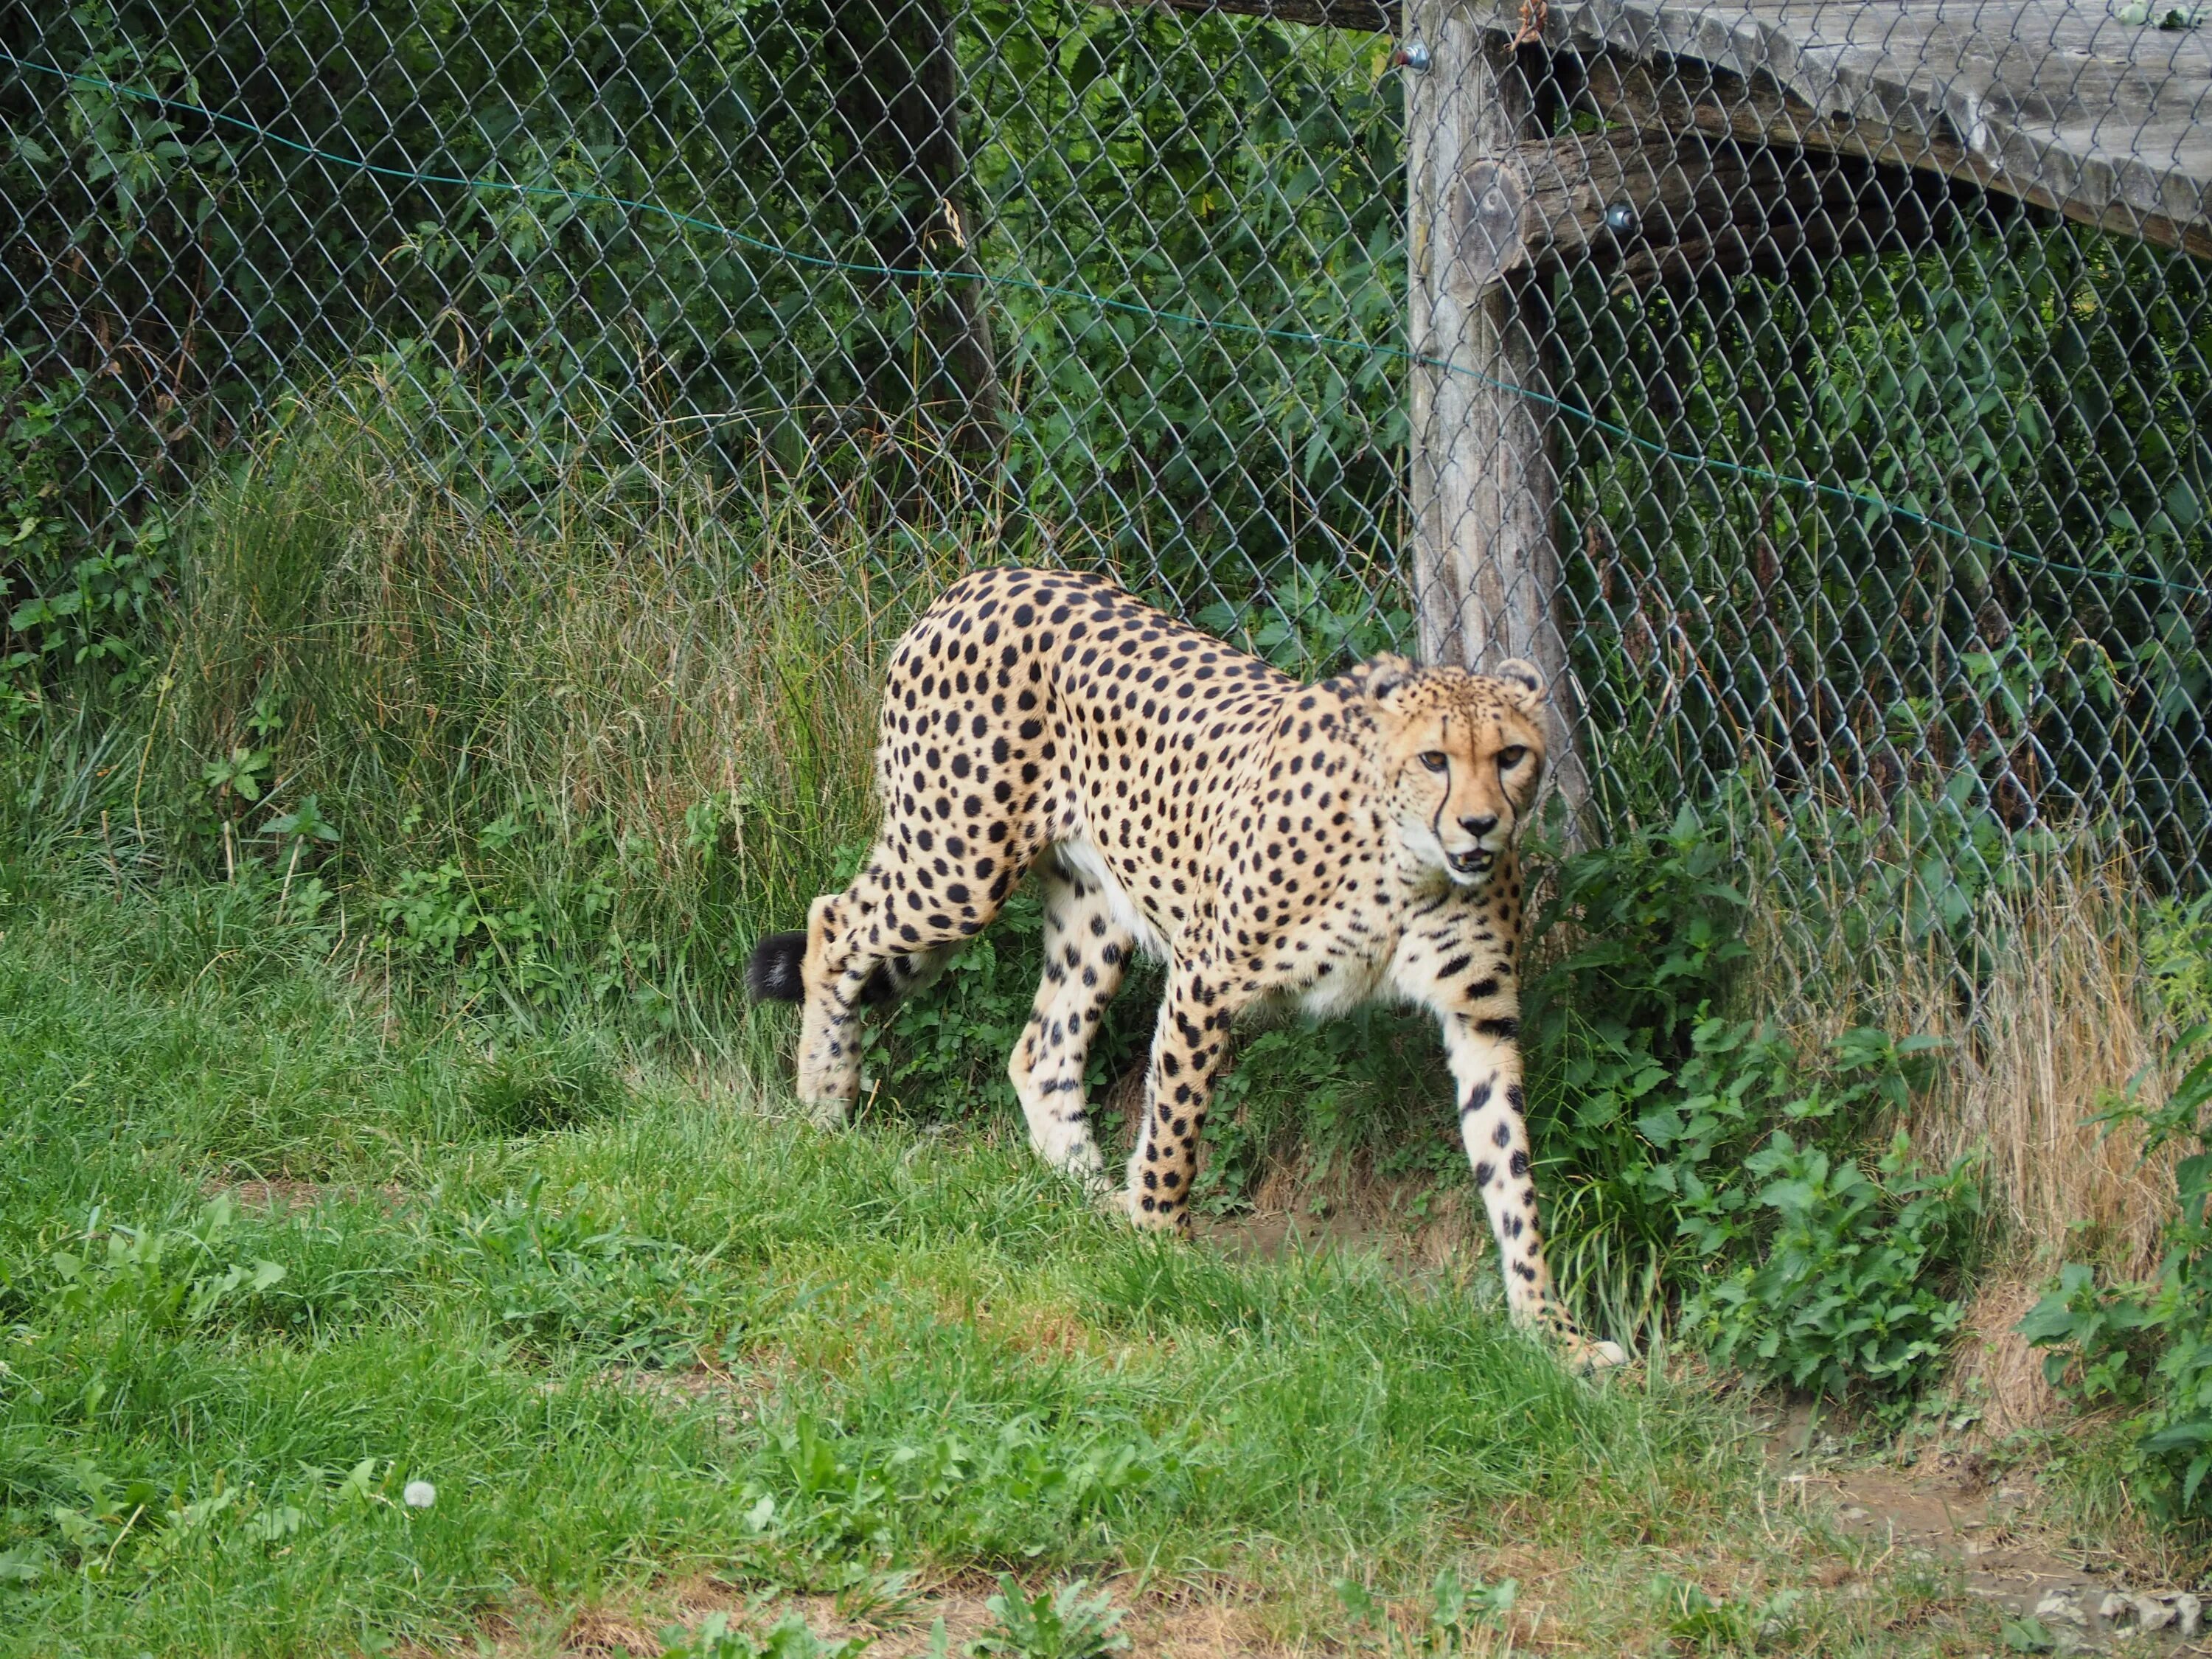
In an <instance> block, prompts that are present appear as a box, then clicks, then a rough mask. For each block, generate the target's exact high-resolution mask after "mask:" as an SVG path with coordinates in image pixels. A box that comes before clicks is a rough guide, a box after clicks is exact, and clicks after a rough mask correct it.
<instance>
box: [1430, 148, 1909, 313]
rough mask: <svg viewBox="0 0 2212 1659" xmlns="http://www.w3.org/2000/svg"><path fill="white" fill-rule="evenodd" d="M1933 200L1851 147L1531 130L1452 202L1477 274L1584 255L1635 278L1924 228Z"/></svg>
mask: <svg viewBox="0 0 2212 1659" xmlns="http://www.w3.org/2000/svg"><path fill="white" fill-rule="evenodd" d="M1935 212H1936V204H1932V203H1930V202H1928V201H1926V200H1924V199H1923V197H1921V196H1920V195H1919V194H1917V193H1916V192H1915V191H1914V189H1913V187H1912V185H1911V181H1910V180H1909V179H1902V178H1898V179H1883V178H1882V177H1881V175H1880V174H1879V173H1877V171H1876V169H1875V168H1874V167H1872V166H1871V165H1869V164H1868V163H1866V162H1864V161H1858V160H1857V159H1855V158H1844V157H1840V156H1836V155H1820V154H1810V155H1808V154H1807V153H1806V152H1804V151H1802V150H1798V149H1794V148H1793V149H1783V148H1780V147H1778V146H1776V145H1772V144H1767V143H1750V144H1746V143H1738V142H1737V141H1736V140H1735V139H1733V138H1717V139H1716V138H1711V137H1707V136H1705V134H1703V133H1701V132H1695V131H1692V132H1686V133H1676V132H1673V131H1660V130H1658V129H1656V128H1654V129H1644V130H1624V131H1614V132H1607V133H1599V134H1594V135H1571V136H1569V137H1559V138H1550V139H1536V140H1531V141H1527V142H1524V143H1521V144H1520V145H1518V146H1517V147H1516V149H1514V150H1513V151H1512V153H1510V154H1509V155H1501V156H1496V157H1491V158H1486V159H1485V160H1483V161H1480V162H1478V163H1476V164H1475V166H1474V167H1471V168H1470V169H1469V170H1468V173H1465V174H1463V175H1462V178H1461V179H1460V180H1459V182H1458V185H1457V186H1456V188H1455V191H1454V192H1453V195H1452V197H1451V202H1450V225H1451V234H1452V236H1453V239H1454V240H1455V242H1456V243H1457V245H1458V250H1459V257H1460V258H1461V260H1462V263H1463V264H1465V265H1466V266H1467V268H1468V270H1469V271H1470V273H1472V275H1473V276H1474V280H1475V281H1477V282H1478V283H1487V282H1495V281H1498V280H1501V279H1503V278H1504V277H1507V276H1511V275H1512V274H1514V273H1515V272H1547V271H1551V270H1557V269H1559V268H1560V267H1562V266H1565V265H1570V264H1586V265H1589V266H1590V267H1592V268H1595V269H1596V270H1601V271H1606V272H1618V273H1619V274H1620V275H1621V276H1624V277H1626V279H1627V280H1628V281H1630V282H1632V283H1644V282H1648V281H1654V280H1671V279H1677V278H1682V277H1688V276H1700V275H1705V274H1708V273H1712V274H1729V275H1733V274H1735V273H1736V272H1739V271H1744V270H1783V269H1785V268H1787V267H1788V266H1789V265H1790V264H1793V263H1796V262H1797V261H1799V260H1801V259H1803V258H1830V257H1833V256H1835V255H1837V254H1840V253H1851V252H1862V251H1863V250H1865V249H1867V248H1870V247H1874V246H1878V245H1880V244H1881V243H1882V242H1883V241H1884V240H1886V239H1887V238H1890V237H1892V236H1894V235H1898V234H1903V235H1904V236H1905V238H1907V239H1908V240H1910V239H1911V238H1912V237H1914V236H1915V235H1916V234H1924V233H1925V232H1926V230H1927V229H1928V228H1929V225H1930V223H1931V222H1932V216H1933V214H1934V213H1935Z"/></svg>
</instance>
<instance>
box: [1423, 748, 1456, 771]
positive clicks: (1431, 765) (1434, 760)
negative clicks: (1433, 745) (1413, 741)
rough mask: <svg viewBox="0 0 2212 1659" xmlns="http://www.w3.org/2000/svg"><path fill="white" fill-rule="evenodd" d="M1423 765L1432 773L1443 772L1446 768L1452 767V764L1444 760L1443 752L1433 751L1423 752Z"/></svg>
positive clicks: (1439, 750)
mask: <svg viewBox="0 0 2212 1659" xmlns="http://www.w3.org/2000/svg"><path fill="white" fill-rule="evenodd" d="M1421 764H1422V765H1424V766H1425V767H1427V768H1428V769H1429V770H1430V771H1431V772H1441V771H1443V769H1444V768H1445V767H1447V766H1449V765H1450V764H1451V763H1450V762H1449V761H1448V760H1446V759H1445V758H1444V753H1443V750H1441V749H1431V750H1425V751H1424V752H1423V754H1422V756H1421Z"/></svg>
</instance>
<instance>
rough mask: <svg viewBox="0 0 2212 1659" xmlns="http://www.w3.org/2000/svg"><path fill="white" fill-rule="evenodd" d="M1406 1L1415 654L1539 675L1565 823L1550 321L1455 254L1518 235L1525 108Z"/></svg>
mask: <svg viewBox="0 0 2212 1659" xmlns="http://www.w3.org/2000/svg"><path fill="white" fill-rule="evenodd" d="M1412 3H1413V32H1414V33H1415V34H1416V35H1417V37H1418V38H1419V39H1420V40H1423V41H1424V42H1425V43H1426V44H1427V46H1429V49H1430V52H1431V68H1430V69H1429V70H1428V71H1427V72H1426V73H1424V74H1419V75H1413V76H1409V77H1408V80H1407V124H1406V131H1407V211H1408V217H1407V267H1408V270H1407V276H1408V289H1409V294H1408V309H1409V324H1410V329H1409V337H1410V339H1411V342H1412V345H1413V352H1414V356H1415V363H1414V366H1413V369H1412V370H1411V372H1410V375H1409V379H1410V381H1411V386H1410V393H1411V415H1412V422H1411V424H1412V435H1411V446H1410V448H1411V453H1410V455H1409V457H1408V465H1407V491H1408V495H1409V497H1410V505H1411V508H1412V526H1411V529H1412V535H1411V538H1410V539H1411V547H1410V554H1411V561H1410V562H1411V567H1412V574H1413V599H1414V609H1415V614H1416V616H1417V617H1418V618H1419V629H1420V650H1421V656H1422V659H1423V660H1424V661H1425V662H1430V663H1457V664H1460V665H1464V666H1467V667H1470V668H1484V667H1489V666H1492V665H1495V664H1497V663H1498V662H1500V661H1502V660H1504V659H1506V658H1508V657H1523V658H1526V659H1528V660H1530V661H1532V662H1534V664H1536V665H1537V666H1538V667H1539V668H1540V669H1541V670H1542V671H1543V673H1544V675H1545V678H1546V680H1547V683H1548V684H1549V686H1550V702H1551V705H1552V709H1553V717H1554V719H1553V726H1554V729H1553V734H1552V739H1551V749H1552V773H1551V775H1552V777H1553V781H1554V782H1555V784H1556V785H1557V786H1558V787H1559V789H1560V791H1561V792H1562V793H1563V794H1564V795H1565V799H1566V800H1567V801H1568V803H1569V805H1570V806H1571V809H1572V810H1574V811H1576V812H1577V813H1579V811H1581V809H1582V808H1583V805H1585V804H1586V802H1587V801H1588V799H1589V781H1588V776H1587V774H1586V773H1585V771H1584V769H1583V765H1582V763H1581V759H1580V757H1579V756H1578V754H1577V747H1576V742H1575V726H1576V717H1577V699H1576V697H1575V696H1574V688H1573V681H1572V678H1571V676H1570V675H1569V673H1568V671H1567V653H1566V642H1565V638H1564V636H1563V635H1562V634H1561V632H1560V629H1559V623H1558V621H1557V617H1556V613H1555V606H1556V601H1557V599H1558V595H1559V551H1558V549H1557V547H1556V546H1555V544H1554V543H1553V532H1554V528H1555V526H1556V524H1557V521H1558V517H1559V468H1558V464H1557V461H1556V459H1555V458H1554V456H1553V449H1552V442H1551V422H1550V419H1549V411H1548V410H1547V408H1546V407H1545V405H1544V404H1542V403H1541V401H1540V399H1541V397H1542V396H1543V395H1544V394H1545V393H1546V392H1547V390H1548V386H1549V380H1548V376H1547V373H1546V364H1545V350H1544V346H1545V342H1546V340H1547V337H1548V336H1549V334H1550V323H1549V319H1548V317H1547V314H1546V310H1545V307H1544V303H1543V298H1542V295H1541V291H1540V289H1538V288H1537V287H1536V286H1535V285H1534V284H1533V283H1528V282H1526V281H1524V280H1522V277H1521V276H1517V275H1516V274H1513V273H1511V272H1509V271H1505V270H1502V269H1501V268H1500V264H1501V258H1502V255H1501V254H1499V253H1498V252H1492V254H1491V255H1490V256H1489V257H1488V258H1485V257H1483V256H1481V255H1479V254H1478V255H1475V256H1474V257H1470V256H1469V239H1470V237H1471V236H1473V235H1474V234H1475V231H1474V229H1471V228H1470V225H1472V226H1474V227H1480V226H1482V225H1485V224H1486V225H1488V226H1490V227H1491V228H1492V231H1493V232H1494V233H1495V234H1496V236H1497V237H1498V239H1499V240H1500V242H1501V243H1503V242H1504V241H1508V240H1510V238H1511V237H1512V236H1513V234H1515V233H1516V228H1517V227H1519V225H1520V224H1521V222H1522V214H1523V212H1524V211H1525V207H1526V204H1525V201H1522V200H1518V199H1515V198H1513V197H1511V195H1510V192H1511V191H1512V189H1513V188H1514V184H1513V181H1514V180H1516V179H1518V177H1519V176H1520V173H1521V167H1522V164H1521V160H1520V158H1521V151H1522V145H1523V144H1524V143H1527V142H1528V140H1529V139H1530V137H1532V136H1533V135H1532V133H1531V131H1530V123H1531V119H1532V116H1533V112H1534V97H1533V94H1532V90H1531V88H1530V87H1529V84H1528V81H1527V79H1526V77H1525V76H1523V75H1522V72H1521V68H1520V66H1519V64H1517V63H1516V60H1515V58H1514V56H1513V54H1512V52H1511V51H1510V49H1509V48H1508V47H1507V46H1505V45H1504V41H1503V40H1501V39H1500V38H1498V37H1497V36H1495V35H1492V36H1488V37H1486V36H1485V35H1484V33H1482V31H1481V30H1480V29H1479V28H1478V27H1476V25H1475V24H1474V21H1473V19H1472V18H1471V17H1470V16H1469V15H1468V13H1467V11H1466V10H1465V9H1463V8H1455V7H1454V6H1453V4H1452V0H1412ZM1485 169H1488V171H1487V172H1486V171H1485ZM1485 178H1488V179H1493V180H1498V181H1501V183H1500V188H1501V189H1503V190H1504V191H1507V192H1508V193H1507V195H1506V196H1504V197H1500V198H1499V199H1498V201H1496V202H1494V203H1488V204H1485V203H1482V202H1480V200H1477V201H1474V202H1473V203H1472V204H1469V203H1468V197H1467V192H1466V189H1465V186H1466V185H1467V183H1468V180H1469V179H1476V180H1478V181H1480V179H1485ZM1455 202H1457V203H1459V204H1461V205H1459V206H1457V207H1455ZM1455 215H1456V216H1457V217H1456V221H1455ZM1440 365H1449V367H1442V366H1440ZM1523 392H1534V393H1535V394H1537V397H1536V398H1530V397H1528V396H1525V395H1523Z"/></svg>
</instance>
